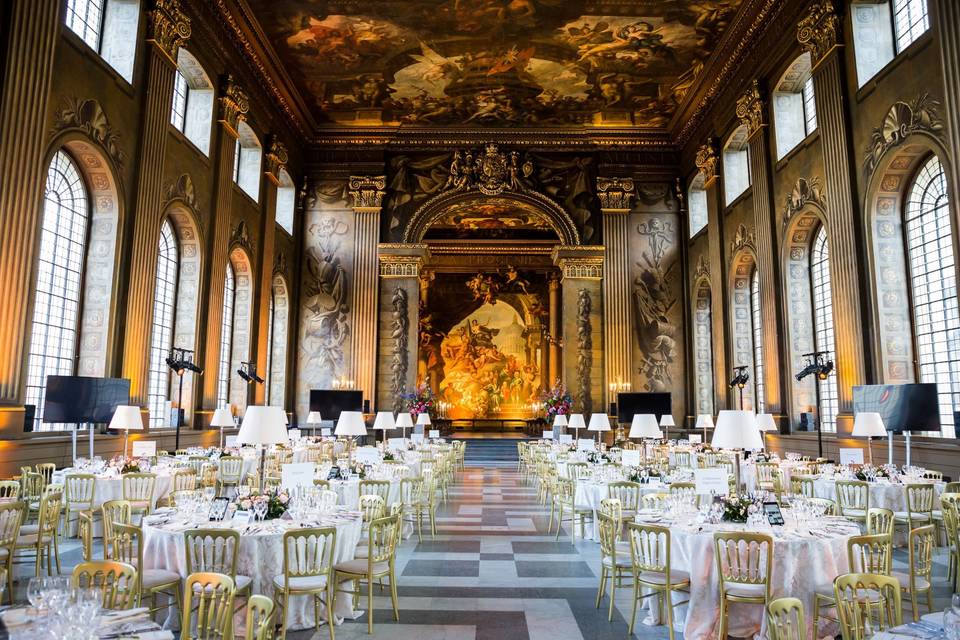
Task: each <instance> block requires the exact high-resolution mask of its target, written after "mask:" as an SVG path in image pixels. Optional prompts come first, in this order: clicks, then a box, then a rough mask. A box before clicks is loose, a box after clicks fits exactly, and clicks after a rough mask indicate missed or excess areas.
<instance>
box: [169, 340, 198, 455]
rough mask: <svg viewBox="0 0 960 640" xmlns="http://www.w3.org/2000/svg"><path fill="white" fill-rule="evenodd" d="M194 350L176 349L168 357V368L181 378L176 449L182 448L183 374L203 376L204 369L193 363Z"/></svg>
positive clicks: (179, 383) (178, 394) (178, 395)
mask: <svg viewBox="0 0 960 640" xmlns="http://www.w3.org/2000/svg"><path fill="white" fill-rule="evenodd" d="M193 355H194V353H193V350H192V349H181V348H180V347H174V348H172V349H170V355H169V356H167V366H168V367H170V369H171V370H172V371H173V372H174V373H176V374H177V377H178V378H179V382H178V385H177V386H178V391H177V424H176V425H174V426H175V427H176V428H177V435H176V437H175V442H174V449H179V448H180V427H182V426H183V414H184V411H183V374H184V372H185V371H191V372H193V373H195V374H197V375H202V374H203V369H202V368H200V367H198V366H197V365H196V364H195V363H194V361H193Z"/></svg>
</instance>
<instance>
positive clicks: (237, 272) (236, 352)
mask: <svg viewBox="0 0 960 640" xmlns="http://www.w3.org/2000/svg"><path fill="white" fill-rule="evenodd" d="M230 264H231V265H233V274H234V278H235V282H234V286H235V290H234V303H233V340H232V342H231V352H230V371H229V373H228V375H229V378H230V380H231V384H230V392H229V397H230V405H231V406H232V407H233V408H234V409H236V410H237V411H239V412H240V413H241V414H242V412H243V411H244V409H246V408H247V398H248V385H247V383H246V382H244V381H243V380H241V379H240V377H239V376H238V375H237V369H239V368H240V363H241V362H247V361H249V360H250V344H251V331H252V328H253V317H252V316H253V269H252V267H251V265H252V262H251V260H250V254H248V253H247V251H246V249H244V248H243V247H241V246H240V245H234V247H233V248H232V249H231V250H230ZM258 373H260V374H261V375H262V374H263V372H262V371H261V372H258Z"/></svg>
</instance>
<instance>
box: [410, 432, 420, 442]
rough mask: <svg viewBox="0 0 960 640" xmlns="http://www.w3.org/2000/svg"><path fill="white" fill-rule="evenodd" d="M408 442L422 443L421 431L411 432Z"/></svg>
mask: <svg viewBox="0 0 960 640" xmlns="http://www.w3.org/2000/svg"><path fill="white" fill-rule="evenodd" d="M410 442H413V443H415V444H423V434H422V433H411V434H410Z"/></svg>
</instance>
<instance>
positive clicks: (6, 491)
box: [0, 480, 21, 500]
mask: <svg viewBox="0 0 960 640" xmlns="http://www.w3.org/2000/svg"><path fill="white" fill-rule="evenodd" d="M20 489H21V486H20V483H19V482H17V481H16V480H0V500H19V499H20Z"/></svg>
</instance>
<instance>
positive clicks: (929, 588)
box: [891, 524, 937, 622]
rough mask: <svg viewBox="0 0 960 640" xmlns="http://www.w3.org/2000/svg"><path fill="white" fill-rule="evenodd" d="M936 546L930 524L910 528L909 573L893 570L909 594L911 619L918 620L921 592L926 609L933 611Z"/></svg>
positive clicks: (935, 533)
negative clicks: (925, 601)
mask: <svg viewBox="0 0 960 640" xmlns="http://www.w3.org/2000/svg"><path fill="white" fill-rule="evenodd" d="M936 546H937V532H936V529H935V527H934V526H933V525H932V524H928V525H926V526H924V527H918V528H916V529H911V530H910V535H909V538H908V541H907V547H908V549H909V557H910V570H909V573H900V572H896V571H895V572H893V574H891V575H893V577H894V578H896V579H897V580H898V581H899V582H900V588H901V589H902V590H903V591H904V592H905V593H907V594H908V595H909V596H910V606H911V610H912V611H913V621H914V622H917V621H918V620H920V609H919V606H918V600H919V597H920V594H921V593H923V594H924V595H925V596H926V600H927V611H928V612H930V613H932V612H933V549H934V547H936Z"/></svg>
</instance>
